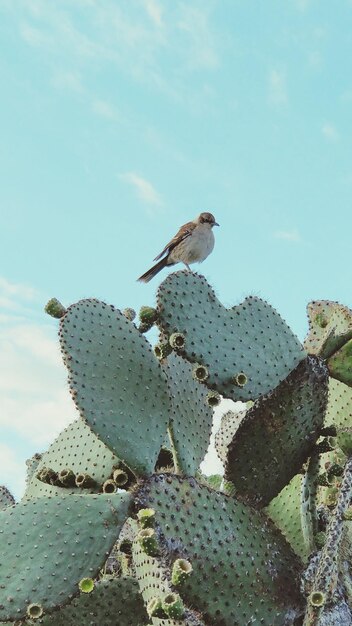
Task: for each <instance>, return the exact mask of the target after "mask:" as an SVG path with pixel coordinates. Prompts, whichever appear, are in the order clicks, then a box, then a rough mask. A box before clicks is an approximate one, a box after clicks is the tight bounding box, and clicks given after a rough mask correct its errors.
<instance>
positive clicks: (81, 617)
mask: <svg viewBox="0 0 352 626" xmlns="http://www.w3.org/2000/svg"><path fill="white" fill-rule="evenodd" d="M148 623H149V619H148V615H147V613H146V610H145V608H144V604H143V600H142V596H141V595H140V593H139V586H138V583H137V581H136V580H134V579H132V578H112V579H106V580H100V581H98V582H96V583H95V586H94V589H93V591H92V592H91V593H87V594H84V593H81V594H79V595H78V596H76V597H75V598H73V600H71V601H70V602H69V603H68V604H66V605H65V606H63V607H61V608H60V609H58V610H56V611H54V612H53V613H50V614H48V615H47V616H45V617H43V618H42V619H40V620H37V621H36V624H41V626H146V625H147V624H148Z"/></svg>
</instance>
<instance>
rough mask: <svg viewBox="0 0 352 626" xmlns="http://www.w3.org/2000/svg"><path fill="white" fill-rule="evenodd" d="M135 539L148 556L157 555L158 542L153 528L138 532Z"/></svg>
mask: <svg viewBox="0 0 352 626" xmlns="http://www.w3.org/2000/svg"><path fill="white" fill-rule="evenodd" d="M137 539H138V541H139V543H140V544H141V547H142V550H144V552H145V553H146V554H148V556H157V554H159V547H158V542H157V540H156V535H155V530H154V529H153V528H143V530H140V531H139V533H138V535H137Z"/></svg>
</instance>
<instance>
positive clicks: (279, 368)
mask: <svg viewBox="0 0 352 626" xmlns="http://www.w3.org/2000/svg"><path fill="white" fill-rule="evenodd" d="M180 301H182V307H180V306H179V302H180ZM157 302H158V307H157V308H158V321H157V323H158V325H159V328H160V329H161V330H162V331H163V332H164V333H166V334H168V335H172V334H173V333H176V332H177V333H182V334H183V335H184V337H185V345H184V348H183V356H185V358H187V359H188V360H189V361H191V362H192V363H199V364H200V365H203V366H205V367H206V368H207V370H208V373H209V376H208V378H207V381H206V383H207V385H208V386H209V387H210V388H211V389H216V390H217V391H218V392H219V393H221V394H223V395H225V396H226V397H227V398H232V399H233V400H250V399H255V398H258V397H259V396H260V395H262V394H265V393H268V392H269V391H272V390H273V389H274V388H275V387H277V385H278V384H279V383H280V382H282V381H283V380H284V379H285V378H286V377H287V376H288V374H289V373H290V371H292V370H293V369H294V368H295V367H296V366H297V365H298V363H299V362H300V361H301V360H302V359H304V357H305V352H304V350H303V348H302V346H301V345H300V343H299V342H298V340H297V339H296V337H295V336H294V335H293V333H292V332H291V330H290V329H289V328H288V326H287V325H286V324H285V322H284V321H283V320H282V319H281V317H280V316H279V314H278V313H277V312H276V311H275V310H274V309H273V308H272V307H271V306H270V305H269V304H267V303H266V302H264V301H263V300H260V299H259V298H255V297H249V298H246V300H245V301H244V302H243V303H242V304H240V305H238V306H235V307H233V308H232V309H225V307H223V306H222V304H221V303H220V302H219V301H218V300H217V298H216V296H215V294H214V292H213V290H212V289H211V287H210V285H209V284H208V283H207V282H206V280H205V279H204V278H203V277H201V276H198V275H196V274H193V273H191V272H183V271H181V272H175V273H174V274H170V276H168V277H167V278H166V279H165V280H164V281H163V283H162V284H161V285H160V287H159V291H158V294H157ZM239 375H240V379H238V377H239ZM245 378H246V379H247V381H246V382H245ZM238 380H240V384H238ZM244 383H245V384H244Z"/></svg>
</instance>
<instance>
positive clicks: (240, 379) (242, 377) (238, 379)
mask: <svg viewBox="0 0 352 626" xmlns="http://www.w3.org/2000/svg"><path fill="white" fill-rule="evenodd" d="M247 383H248V378H247V376H246V374H245V373H244V372H238V374H236V375H235V376H234V377H233V384H234V385H236V387H244V386H245V385H246V384H247Z"/></svg>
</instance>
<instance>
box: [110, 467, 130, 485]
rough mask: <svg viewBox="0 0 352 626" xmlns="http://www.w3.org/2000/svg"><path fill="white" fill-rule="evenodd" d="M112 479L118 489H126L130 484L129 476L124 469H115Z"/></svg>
mask: <svg viewBox="0 0 352 626" xmlns="http://www.w3.org/2000/svg"><path fill="white" fill-rule="evenodd" d="M112 477H113V480H114V481H115V484H116V485H117V487H124V486H125V485H126V484H127V483H128V474H127V472H125V471H124V470H122V469H115V470H114V473H113V475H112Z"/></svg>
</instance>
